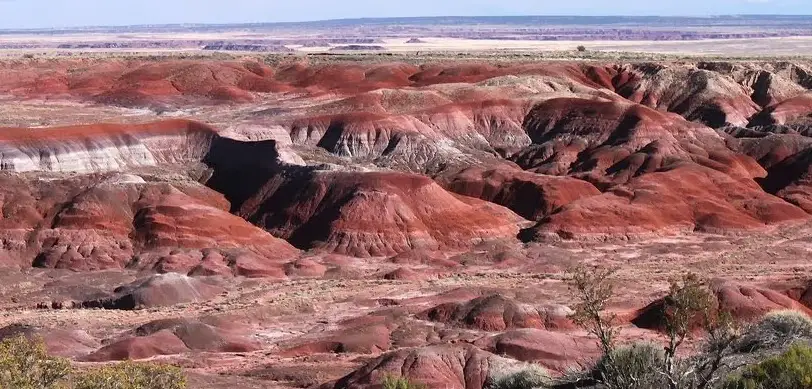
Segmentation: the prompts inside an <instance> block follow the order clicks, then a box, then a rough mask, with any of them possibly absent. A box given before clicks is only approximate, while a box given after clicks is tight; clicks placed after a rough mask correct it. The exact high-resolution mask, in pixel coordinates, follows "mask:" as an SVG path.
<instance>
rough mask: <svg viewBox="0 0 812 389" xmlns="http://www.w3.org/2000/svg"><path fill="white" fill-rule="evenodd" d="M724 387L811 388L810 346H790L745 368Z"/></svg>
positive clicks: (743, 388)
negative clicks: (774, 355) (784, 350)
mask: <svg viewBox="0 0 812 389" xmlns="http://www.w3.org/2000/svg"><path fill="white" fill-rule="evenodd" d="M724 388H725V389H812V348H810V347H809V346H806V345H795V346H792V347H791V348H790V349H789V350H788V351H787V352H785V353H784V354H781V355H779V356H777V357H773V358H770V359H768V360H766V361H764V362H761V363H759V364H758V365H755V366H751V367H749V368H747V369H746V370H745V371H744V373H742V374H741V375H739V376H737V377H734V378H731V379H730V380H728V382H727V383H726V385H725V387H724Z"/></svg>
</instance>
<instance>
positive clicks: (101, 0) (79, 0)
mask: <svg viewBox="0 0 812 389" xmlns="http://www.w3.org/2000/svg"><path fill="white" fill-rule="evenodd" d="M746 13H758V14H812V0H137V1H134V0H0V29H3V28H40V27H68V26H88V25H131V24H153V23H155V24H157V23H237V22H282V21H305V20H322V19H335V18H357V17H386V16H448V15H455V16H458V15H459V16H462V15H718V14H746Z"/></svg>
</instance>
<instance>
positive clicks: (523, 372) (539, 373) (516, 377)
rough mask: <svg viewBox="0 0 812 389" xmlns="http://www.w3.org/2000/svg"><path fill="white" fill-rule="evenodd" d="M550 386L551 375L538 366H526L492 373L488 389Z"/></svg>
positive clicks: (524, 388) (525, 388)
mask: <svg viewBox="0 0 812 389" xmlns="http://www.w3.org/2000/svg"><path fill="white" fill-rule="evenodd" d="M549 384H550V374H549V373H548V372H547V370H545V369H544V368H542V367H541V366H538V365H531V364H528V365H524V366H522V367H521V368H518V369H516V368H514V369H507V370H505V371H502V372H497V373H491V379H490V384H489V385H488V389H537V388H545V387H547V386H548V385H549Z"/></svg>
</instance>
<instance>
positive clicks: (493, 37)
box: [0, 16, 812, 58]
mask: <svg viewBox="0 0 812 389" xmlns="http://www.w3.org/2000/svg"><path fill="white" fill-rule="evenodd" d="M579 46H584V47H585V48H586V49H587V50H588V51H589V52H591V53H596V52H598V53H601V52H623V53H656V54H663V55H684V56H722V57H725V56H729V57H748V58H751V57H755V58H757V57H798V56H809V55H812V17H805V16H749V17H742V16H728V17H714V18H657V17H651V18H632V17H605V18H596V17H507V18H494V17H488V18H406V19H358V20H339V21H323V22H308V23H281V24H252V25H169V26H164V25H162V26H130V27H94V28H78V29H70V30H28V31H26V30H14V31H12V30H0V56H5V57H9V56H11V57H14V56H21V55H25V54H32V55H79V56H81V55H82V54H90V53H108V52H109V53H119V54H125V53H128V54H169V53H176V54H186V53H195V54H213V53H224V52H225V53H231V54H245V53H275V54H280V53H287V54H297V53H300V54H305V53H308V54H314V53H337V52H338V53H348V52H350V53H370V52H374V53H396V54H408V53H414V54H417V53H418V52H422V53H427V54H428V53H438V52H459V53H466V52H467V53H485V52H497V53H538V52H568V51H575V50H576V48H577V47H579Z"/></svg>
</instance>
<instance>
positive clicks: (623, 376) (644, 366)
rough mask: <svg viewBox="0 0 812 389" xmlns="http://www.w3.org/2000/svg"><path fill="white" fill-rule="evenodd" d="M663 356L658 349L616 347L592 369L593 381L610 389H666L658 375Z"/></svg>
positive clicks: (641, 346)
mask: <svg viewBox="0 0 812 389" xmlns="http://www.w3.org/2000/svg"><path fill="white" fill-rule="evenodd" d="M664 363H665V354H664V351H663V348H662V347H658V346H656V345H653V344H650V343H634V344H632V345H631V346H623V347H618V348H616V349H614V350H612V352H611V354H610V355H604V356H603V357H602V358H601V359H600V360H599V361H598V363H597V364H596V365H595V369H594V371H593V377H594V378H595V379H596V380H598V381H599V382H602V383H603V384H604V385H605V386H608V387H610V388H625V389H650V388H660V387H667V384H666V383H665V381H664V379H663V378H664V376H663V374H662V371H663V370H662V369H663V364H664Z"/></svg>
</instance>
